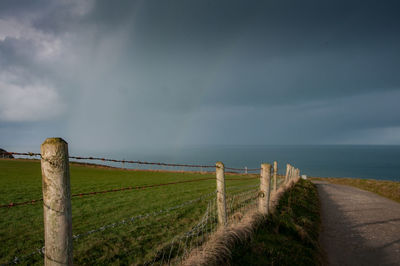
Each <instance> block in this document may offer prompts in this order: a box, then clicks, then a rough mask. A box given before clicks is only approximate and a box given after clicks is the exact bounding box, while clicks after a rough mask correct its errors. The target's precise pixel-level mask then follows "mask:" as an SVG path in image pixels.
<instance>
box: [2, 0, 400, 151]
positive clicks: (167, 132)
mask: <svg viewBox="0 0 400 266" xmlns="http://www.w3.org/2000/svg"><path fill="white" fill-rule="evenodd" d="M399 11H400V4H399V3H398V1H390V0H386V1H369V0H364V1H352V0H343V1H342V0H335V1H326V0H314V1H308V0H303V1H286V0H280V1H272V0H268V1H256V0H255V1H233V0H230V1H222V0H218V1H215V0H211V1H208V0H202V1H194V0H193V1H188V0H181V1H153V0H145V1H132V0H127V1H105V0H104V1H93V0H60V1H52V0H37V1H31V0H25V1H24V0H21V1H13V0H2V1H1V2H0V147H2V148H6V149H9V150H10V149H18V150H26V149H29V150H31V151H37V150H39V147H40V144H41V143H42V142H43V141H44V140H45V139H46V138H47V137H62V138H64V139H65V140H66V141H67V142H68V143H69V145H70V147H72V148H73V149H75V150H76V151H85V152H90V151H106V150H120V149H125V150H126V149H138V150H140V149H149V148H151V149H158V148H165V147H181V146H182V147H184V146H188V145H219V144H221V145H269V144H388V145H391V144H396V145H398V144H400V116H399V113H400V104H399V100H400V73H399V71H400V48H399V47H400V16H399V15H398V14H399Z"/></svg>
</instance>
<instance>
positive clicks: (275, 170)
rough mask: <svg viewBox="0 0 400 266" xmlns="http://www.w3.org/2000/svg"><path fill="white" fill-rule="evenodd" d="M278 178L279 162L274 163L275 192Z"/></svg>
mask: <svg viewBox="0 0 400 266" xmlns="http://www.w3.org/2000/svg"><path fill="white" fill-rule="evenodd" d="M277 178H278V162H277V161H274V192H276V182H277V181H276V179H277Z"/></svg>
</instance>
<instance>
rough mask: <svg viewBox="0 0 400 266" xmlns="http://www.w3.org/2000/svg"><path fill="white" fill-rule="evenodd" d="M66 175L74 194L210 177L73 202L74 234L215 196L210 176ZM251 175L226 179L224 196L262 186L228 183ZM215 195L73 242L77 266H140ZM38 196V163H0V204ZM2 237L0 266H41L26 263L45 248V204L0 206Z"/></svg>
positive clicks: (80, 169)
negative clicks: (16, 261) (17, 263)
mask: <svg viewBox="0 0 400 266" xmlns="http://www.w3.org/2000/svg"><path fill="white" fill-rule="evenodd" d="M70 176H71V193H72V194H79V193H85V192H92V191H103V190H109V189H118V188H123V187H130V186H132V187H135V186H145V185H154V184H160V183H169V182H179V181H184V180H192V179H204V178H212V179H211V180H201V181H196V182H191V183H181V184H175V185H168V186H160V187H153V188H146V189H139V190H135V189H134V190H126V191H119V192H112V193H106V194H96V195H88V196H82V197H73V198H72V227H73V234H74V235H78V234H83V233H85V232H87V231H89V230H93V229H98V228H100V227H102V226H104V225H108V224H113V223H116V222H119V221H121V220H123V219H127V218H130V217H132V216H137V215H141V214H146V213H152V212H154V211H158V210H163V209H166V208H169V207H171V206H176V205H179V204H181V203H183V202H187V201H189V200H192V199H196V198H199V197H201V196H202V195H204V194H207V193H212V192H213V191H215V189H216V188H215V185H216V182H215V179H214V178H215V174H214V173H183V172H181V173H179V172H154V171H129V170H123V169H115V168H114V169H113V168H96V167H88V166H84V165H79V164H71V165H70ZM249 176H250V175H227V176H226V179H227V181H226V187H227V194H228V195H229V193H230V192H233V191H235V193H236V191H239V192H240V190H241V189H242V190H243V191H245V190H248V188H249V187H250V186H252V185H257V184H258V183H259V180H258V179H248V180H232V179H234V178H241V179H243V178H247V177H249ZM213 196H214V195H210V196H208V197H206V198H204V199H201V200H199V201H196V202H194V203H193V204H188V205H185V206H182V207H180V208H178V209H173V210H170V211H168V212H166V213H164V214H163V215H153V216H152V217H150V218H148V219H137V220H135V221H133V222H128V223H125V224H118V225H117V226H115V227H112V228H107V229H105V230H103V231H99V232H95V233H92V234H90V235H86V236H83V237H81V238H79V239H76V240H74V243H73V244H74V264H77V265H88V264H91V265H93V264H97V265H100V264H112V265H118V264H134V265H140V264H144V263H145V262H147V261H149V260H151V259H152V258H153V257H154V255H155V254H156V253H157V250H158V249H160V248H162V247H163V246H165V244H166V243H169V241H171V239H172V238H173V237H175V236H177V235H179V234H181V233H183V232H186V231H188V230H190V229H191V228H192V227H193V226H194V225H195V224H197V222H198V221H199V219H200V218H201V216H202V215H203V213H204V211H205V210H206V208H207V204H208V201H209V200H211V199H212V198H213ZM40 198H42V190H41V169H40V161H38V160H10V159H0V204H9V203H11V202H14V203H16V202H24V201H28V200H32V199H40ZM0 239H1V246H0V265H1V264H7V263H9V262H11V261H13V259H14V257H19V258H21V257H22V260H21V261H20V262H21V263H22V264H39V265H40V264H42V263H43V259H42V255H40V254H36V255H33V256H30V257H28V258H23V257H24V255H26V254H29V253H32V252H33V251H35V250H36V249H38V248H41V247H42V246H43V245H44V241H43V207H42V202H41V201H39V202H37V203H34V204H28V205H22V206H15V207H11V208H9V207H6V208H0Z"/></svg>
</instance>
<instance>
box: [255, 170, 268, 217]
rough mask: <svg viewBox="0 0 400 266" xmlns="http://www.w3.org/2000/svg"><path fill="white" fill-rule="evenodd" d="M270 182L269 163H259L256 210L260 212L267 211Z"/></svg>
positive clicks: (265, 212) (264, 212) (266, 212)
mask: <svg viewBox="0 0 400 266" xmlns="http://www.w3.org/2000/svg"><path fill="white" fill-rule="evenodd" d="M270 184H271V165H270V164H268V163H263V164H261V177H260V193H259V198H258V210H259V212H260V213H262V214H268V212H269V194H270Z"/></svg>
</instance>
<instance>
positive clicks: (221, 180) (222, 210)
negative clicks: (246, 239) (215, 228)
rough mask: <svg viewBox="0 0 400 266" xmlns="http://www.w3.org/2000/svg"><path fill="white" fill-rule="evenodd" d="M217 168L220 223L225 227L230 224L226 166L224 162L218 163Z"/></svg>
mask: <svg viewBox="0 0 400 266" xmlns="http://www.w3.org/2000/svg"><path fill="white" fill-rule="evenodd" d="M215 166H216V169H215V173H216V177H217V208H218V223H219V224H220V225H222V226H225V225H226V224H227V222H228V219H227V215H226V199H225V166H224V164H223V163H222V162H217V163H216V164H215Z"/></svg>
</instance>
